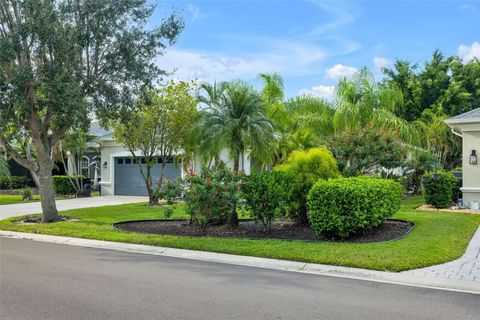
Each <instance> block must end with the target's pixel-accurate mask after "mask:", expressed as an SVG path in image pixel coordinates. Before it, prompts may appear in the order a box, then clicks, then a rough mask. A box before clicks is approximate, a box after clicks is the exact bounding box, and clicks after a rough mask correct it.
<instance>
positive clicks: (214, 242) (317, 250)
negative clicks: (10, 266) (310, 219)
mask: <svg viewBox="0 0 480 320" xmlns="http://www.w3.org/2000/svg"><path fill="white" fill-rule="evenodd" d="M422 201H423V200H422V199H420V198H411V199H408V200H404V201H403V203H402V209H401V211H400V212H399V213H398V214H396V215H395V216H394V218H397V219H405V220H408V221H412V222H415V223H416V227H415V229H414V230H413V231H412V232H411V233H410V234H409V235H408V236H407V237H405V238H403V239H401V240H397V241H391V242H384V243H370V244H352V243H329V242H302V241H284V240H250V239H228V238H195V237H179V236H159V235H146V234H134V233H124V232H120V231H116V230H114V229H112V226H111V224H112V223H114V222H119V221H126V220H139V219H161V218H163V213H162V212H163V208H161V207H148V206H145V205H144V204H128V205H120V206H109V207H100V208H88V209H77V210H71V211H64V212H62V215H64V216H68V217H72V218H78V219H80V220H81V221H78V222H57V223H50V224H35V225H19V224H14V223H13V221H14V220H16V219H15V218H11V219H7V220H3V221H0V229H2V230H11V231H20V232H35V233H42V234H51V235H60V236H70V237H79V238H88V239H100V240H108V241H117V242H128V243H139V244H147V245H156V246H165V247H174V248H184V249H193V250H203V251H214V252H221V253H231V254H238V255H249V256H257V257H265V258H276V259H285V260H293V261H304V262H313V263H322V264H330V265H339V266H348V267H358V268H367V269H375V270H389V271H402V270H408V269H415V268H421V267H426V266H430V265H434V264H439V263H442V262H446V261H450V260H453V259H456V258H458V257H460V256H461V255H462V254H463V253H464V251H465V248H466V246H467V244H468V242H469V241H470V239H471V237H472V235H473V233H474V232H475V230H476V229H477V227H478V226H479V225H480V216H479V215H469V214H462V213H443V212H423V211H422V212H420V211H416V210H414V208H415V207H417V206H418V205H419V204H421V203H422ZM179 217H185V213H184V211H183V209H182V208H181V207H179V208H177V209H176V211H175V213H174V215H173V217H172V218H179Z"/></svg>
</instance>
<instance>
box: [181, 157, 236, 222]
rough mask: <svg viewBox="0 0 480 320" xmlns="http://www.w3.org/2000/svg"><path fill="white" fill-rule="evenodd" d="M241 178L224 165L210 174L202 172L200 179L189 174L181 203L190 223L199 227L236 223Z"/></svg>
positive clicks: (218, 165) (216, 167)
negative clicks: (184, 206)
mask: <svg viewBox="0 0 480 320" xmlns="http://www.w3.org/2000/svg"><path fill="white" fill-rule="evenodd" d="M242 177H243V174H240V175H237V174H235V173H234V172H233V171H232V170H230V169H228V168H227V167H226V166H225V164H224V163H223V162H221V163H219V164H217V165H215V166H214V167H213V168H212V169H211V170H209V169H207V168H206V167H205V168H203V169H202V173H201V174H200V175H195V174H194V173H190V174H188V175H187V177H186V178H185V179H184V200H185V204H186V210H187V213H188V214H189V215H190V219H191V221H192V222H193V223H197V224H199V225H201V226H202V227H203V226H205V225H207V224H215V225H222V224H226V223H227V222H229V223H231V224H233V223H235V221H238V216H237V206H238V202H239V201H240V198H241V195H240V188H241V181H242Z"/></svg>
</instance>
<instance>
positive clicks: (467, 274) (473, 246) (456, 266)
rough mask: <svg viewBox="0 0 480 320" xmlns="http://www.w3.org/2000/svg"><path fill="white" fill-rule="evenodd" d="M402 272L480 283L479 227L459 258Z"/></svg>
mask: <svg viewBox="0 0 480 320" xmlns="http://www.w3.org/2000/svg"><path fill="white" fill-rule="evenodd" d="M402 273H404V274H411V275H417V276H426V277H434V278H443V279H450V280H466V281H474V282H478V283H479V284H480V227H479V228H478V229H477V232H476V233H475V234H474V235H473V237H472V240H470V243H469V245H468V247H467V251H465V254H464V255H463V256H462V257H461V258H460V259H457V260H454V261H451V262H447V263H444V264H439V265H436V266H432V267H427V268H422V269H416V270H410V271H404V272H402Z"/></svg>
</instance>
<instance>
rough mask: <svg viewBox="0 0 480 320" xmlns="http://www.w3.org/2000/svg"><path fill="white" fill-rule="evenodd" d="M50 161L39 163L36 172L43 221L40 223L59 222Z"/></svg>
mask: <svg viewBox="0 0 480 320" xmlns="http://www.w3.org/2000/svg"><path fill="white" fill-rule="evenodd" d="M52 167H53V165H52V161H51V160H49V159H48V160H44V161H42V163H40V166H39V169H38V170H37V176H38V182H39V186H38V188H39V191H40V202H41V205H42V212H43V219H42V222H54V221H59V220H60V217H59V216H58V211H57V205H56V203H55V191H54V188H53V179H52Z"/></svg>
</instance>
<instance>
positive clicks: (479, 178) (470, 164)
mask: <svg viewBox="0 0 480 320" xmlns="http://www.w3.org/2000/svg"><path fill="white" fill-rule="evenodd" d="M445 123H446V124H447V125H448V126H449V127H450V128H451V129H452V132H453V133H454V134H456V135H458V136H460V137H462V140H463V144H462V164H463V186H462V188H461V190H462V193H463V202H464V203H465V205H466V206H467V207H469V208H472V207H477V206H478V203H479V202H480V164H479V160H478V156H479V154H478V153H479V151H480V108H478V109H475V110H472V111H469V112H466V113H463V114H460V115H458V116H456V117H453V118H450V119H447V120H446V121H445ZM477 208H478V207H477Z"/></svg>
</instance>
